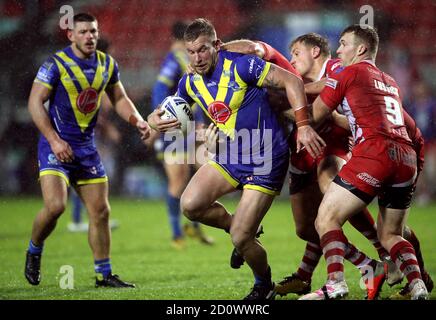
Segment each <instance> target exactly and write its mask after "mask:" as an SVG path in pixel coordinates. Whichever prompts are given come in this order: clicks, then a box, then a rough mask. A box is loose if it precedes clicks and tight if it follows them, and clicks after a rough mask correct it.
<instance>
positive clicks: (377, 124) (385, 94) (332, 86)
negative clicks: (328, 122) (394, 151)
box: [320, 60, 411, 144]
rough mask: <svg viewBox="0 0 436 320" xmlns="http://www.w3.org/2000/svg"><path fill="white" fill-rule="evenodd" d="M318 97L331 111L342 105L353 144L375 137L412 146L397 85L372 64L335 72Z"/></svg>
mask: <svg viewBox="0 0 436 320" xmlns="http://www.w3.org/2000/svg"><path fill="white" fill-rule="evenodd" d="M320 97H321V99H322V101H323V102H324V103H325V104H326V105H327V106H328V107H329V108H330V109H331V110H334V109H336V108H337V107H338V105H339V104H342V109H343V112H344V114H345V115H346V116H347V118H348V121H349V124H350V128H351V132H352V134H353V137H354V141H355V144H357V143H360V142H362V141H364V140H365V139H369V138H375V137H378V138H380V137H381V138H383V139H385V138H389V139H394V140H397V141H401V142H405V143H408V144H411V140H410V138H409V136H408V134H407V130H406V126H405V124H404V117H403V107H402V104H401V98H400V90H399V88H398V85H397V83H396V82H395V80H394V79H393V78H392V77H391V76H389V75H388V74H386V73H384V72H382V71H380V70H379V69H378V68H377V67H376V66H375V65H374V63H372V62H371V61H367V60H365V61H362V62H359V63H356V64H353V65H350V66H348V67H339V68H336V69H335V71H333V72H332V73H331V74H330V75H329V77H328V79H327V81H326V85H325V87H324V89H323V90H322V92H321V94H320Z"/></svg>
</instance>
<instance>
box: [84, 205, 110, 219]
mask: <svg viewBox="0 0 436 320" xmlns="http://www.w3.org/2000/svg"><path fill="white" fill-rule="evenodd" d="M109 215H110V206H109V204H101V205H99V206H96V207H94V208H92V209H91V210H90V212H89V217H90V222H91V223H94V224H106V223H108V222H109Z"/></svg>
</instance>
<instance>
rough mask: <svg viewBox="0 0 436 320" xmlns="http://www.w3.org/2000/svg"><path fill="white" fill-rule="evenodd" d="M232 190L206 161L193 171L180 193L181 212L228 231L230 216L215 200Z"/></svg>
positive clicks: (195, 219) (228, 183)
mask: <svg viewBox="0 0 436 320" xmlns="http://www.w3.org/2000/svg"><path fill="white" fill-rule="evenodd" d="M233 191H235V187H233V186H232V185H231V184H230V182H228V181H227V180H226V179H225V178H224V177H223V176H222V175H221V174H220V173H219V172H218V170H217V169H215V168H214V167H212V166H211V165H210V164H208V163H206V164H205V165H203V166H202V167H201V168H200V169H199V170H198V171H197V172H196V173H195V175H194V176H193V177H192V179H191V180H190V181H189V183H188V186H187V187H186V189H185V191H184V192H183V194H182V197H181V199H180V201H181V207H182V212H183V214H184V215H185V216H186V217H187V218H188V219H190V220H193V221H199V222H201V223H203V224H206V225H208V226H211V227H215V228H219V229H223V230H225V231H227V232H228V231H229V230H230V226H231V223H232V216H231V215H230V214H229V213H228V212H227V210H226V209H225V208H224V206H223V205H222V204H220V203H219V202H217V201H216V200H217V199H218V198H220V197H221V196H223V195H225V194H227V193H230V192H233Z"/></svg>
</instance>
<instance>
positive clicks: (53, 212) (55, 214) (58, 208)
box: [45, 199, 66, 219]
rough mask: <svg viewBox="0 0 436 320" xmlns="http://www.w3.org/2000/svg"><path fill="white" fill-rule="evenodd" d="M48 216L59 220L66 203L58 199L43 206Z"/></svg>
mask: <svg viewBox="0 0 436 320" xmlns="http://www.w3.org/2000/svg"><path fill="white" fill-rule="evenodd" d="M45 206H46V208H47V211H48V214H49V215H50V217H52V218H53V219H57V218H59V216H60V215H61V214H62V213H63V212H64V211H65V209H66V203H65V202H64V201H62V200H60V199H53V200H51V201H49V202H47V203H46V204H45Z"/></svg>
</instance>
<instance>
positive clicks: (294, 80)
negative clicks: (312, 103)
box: [262, 64, 307, 109]
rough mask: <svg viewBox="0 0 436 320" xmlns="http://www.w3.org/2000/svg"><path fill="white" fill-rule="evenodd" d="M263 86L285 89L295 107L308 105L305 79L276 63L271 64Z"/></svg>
mask: <svg viewBox="0 0 436 320" xmlns="http://www.w3.org/2000/svg"><path fill="white" fill-rule="evenodd" d="M262 86H263V87H267V88H273V89H285V90H286V96H287V97H288V101H289V103H290V105H291V106H292V107H293V108H294V109H295V108H299V107H303V106H306V105H307V100H306V94H305V93H304V84H303V81H302V80H301V79H299V78H298V77H297V76H295V75H293V74H292V73H290V72H288V71H286V70H285V69H283V68H281V67H279V66H277V65H275V64H271V67H270V69H269V72H268V74H267V76H266V78H265V80H264V81H263V84H262Z"/></svg>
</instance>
